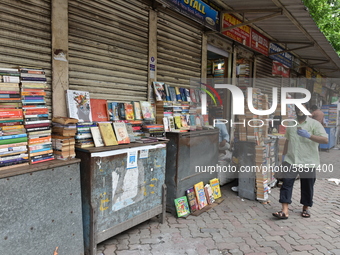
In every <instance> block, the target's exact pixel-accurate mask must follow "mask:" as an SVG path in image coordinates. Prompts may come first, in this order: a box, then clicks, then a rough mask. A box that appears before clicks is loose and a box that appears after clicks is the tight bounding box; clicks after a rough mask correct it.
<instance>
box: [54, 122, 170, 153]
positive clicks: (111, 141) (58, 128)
mask: <svg viewBox="0 0 340 255" xmlns="http://www.w3.org/2000/svg"><path fill="white" fill-rule="evenodd" d="M53 132H54V134H56V135H59V136H66V135H73V136H74V139H75V147H77V148H88V147H102V146H113V145H120V144H128V143H131V142H137V143H151V142H156V141H158V140H164V136H165V134H164V128H163V125H159V124H148V123H146V122H143V121H114V122H111V121H107V122H78V123H76V124H60V123H53ZM58 138H61V137H58Z"/></svg>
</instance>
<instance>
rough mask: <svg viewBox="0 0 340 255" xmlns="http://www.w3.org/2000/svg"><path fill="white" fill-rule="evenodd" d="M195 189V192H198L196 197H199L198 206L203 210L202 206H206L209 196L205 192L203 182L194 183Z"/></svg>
mask: <svg viewBox="0 0 340 255" xmlns="http://www.w3.org/2000/svg"><path fill="white" fill-rule="evenodd" d="M194 189H195V194H196V198H197V203H198V208H199V209H200V210H201V209H202V208H204V207H205V206H206V205H207V204H208V202H207V198H206V196H205V192H204V184H203V182H199V183H196V184H195V185H194Z"/></svg>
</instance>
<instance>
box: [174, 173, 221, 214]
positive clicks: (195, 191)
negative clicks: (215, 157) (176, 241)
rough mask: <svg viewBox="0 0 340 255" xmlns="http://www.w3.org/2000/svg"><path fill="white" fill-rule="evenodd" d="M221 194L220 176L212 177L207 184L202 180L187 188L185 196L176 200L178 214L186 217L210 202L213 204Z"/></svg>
mask: <svg viewBox="0 0 340 255" xmlns="http://www.w3.org/2000/svg"><path fill="white" fill-rule="evenodd" d="M221 196H222V195H221V189H220V183H219V180H218V178H214V179H211V180H210V181H209V183H208V184H206V185H204V183H203V182H202V181H201V182H198V183H196V184H195V185H194V186H193V187H192V188H189V189H187V190H186V192H185V195H184V196H182V197H179V198H176V199H175V200H174V203H175V207H176V212H177V216H178V217H186V216H188V215H189V214H190V213H194V212H195V211H198V210H201V209H203V208H204V207H205V206H207V205H208V204H213V203H214V202H215V200H216V199H218V198H220V197H221Z"/></svg>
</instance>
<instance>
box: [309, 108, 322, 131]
mask: <svg viewBox="0 0 340 255" xmlns="http://www.w3.org/2000/svg"><path fill="white" fill-rule="evenodd" d="M310 109H311V110H312V118H313V119H315V120H317V121H319V122H320V123H321V124H322V125H323V126H325V123H324V117H325V114H324V113H323V112H322V111H321V110H320V109H318V107H317V106H316V105H315V104H314V105H312V107H311V108H310Z"/></svg>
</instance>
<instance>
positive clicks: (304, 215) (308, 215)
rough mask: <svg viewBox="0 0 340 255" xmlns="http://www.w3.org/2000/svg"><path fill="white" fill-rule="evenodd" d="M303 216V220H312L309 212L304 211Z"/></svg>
mask: <svg viewBox="0 0 340 255" xmlns="http://www.w3.org/2000/svg"><path fill="white" fill-rule="evenodd" d="M301 216H302V217H303V218H310V213H309V211H308V210H302V213H301Z"/></svg>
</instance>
